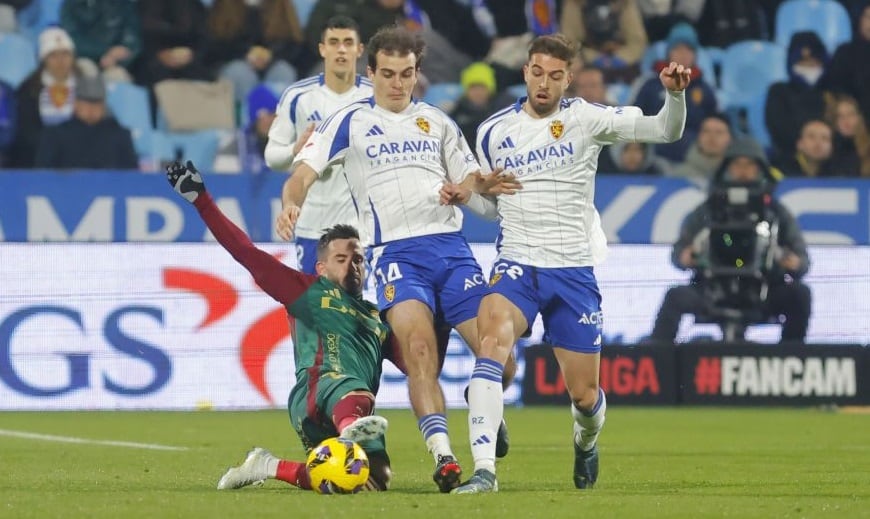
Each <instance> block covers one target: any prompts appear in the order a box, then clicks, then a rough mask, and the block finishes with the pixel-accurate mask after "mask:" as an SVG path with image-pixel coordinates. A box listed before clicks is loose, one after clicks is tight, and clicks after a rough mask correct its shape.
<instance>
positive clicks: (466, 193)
mask: <svg viewBox="0 0 870 519" xmlns="http://www.w3.org/2000/svg"><path fill="white" fill-rule="evenodd" d="M438 195H439V196H440V197H441V205H451V204H452V205H460V204H467V203H468V200H469V199H470V198H471V190H470V189H467V188H465V187H462V186H461V185H459V184H447V183H445V184H442V185H441V189H440V190H439V191H438Z"/></svg>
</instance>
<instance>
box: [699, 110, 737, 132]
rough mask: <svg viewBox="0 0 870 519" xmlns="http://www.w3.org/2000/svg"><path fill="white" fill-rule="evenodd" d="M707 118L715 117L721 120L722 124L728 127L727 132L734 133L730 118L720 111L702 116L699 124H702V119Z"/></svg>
mask: <svg viewBox="0 0 870 519" xmlns="http://www.w3.org/2000/svg"><path fill="white" fill-rule="evenodd" d="M707 119H716V120H717V121H720V122H722V124H724V125H725V127H726V128H728V133H734V130H733V129H732V128H731V119H730V118H729V117H728V116H727V115H725V114H723V113H722V112H713V113H711V114H708V115H706V116H704V118H703V119H701V126H703V125H704V121H706V120H707Z"/></svg>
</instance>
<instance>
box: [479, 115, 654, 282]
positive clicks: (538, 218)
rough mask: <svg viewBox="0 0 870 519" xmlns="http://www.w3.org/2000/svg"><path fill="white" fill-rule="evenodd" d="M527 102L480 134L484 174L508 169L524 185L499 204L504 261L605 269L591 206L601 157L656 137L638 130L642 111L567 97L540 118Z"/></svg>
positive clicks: (600, 237)
mask: <svg viewBox="0 0 870 519" xmlns="http://www.w3.org/2000/svg"><path fill="white" fill-rule="evenodd" d="M525 100H526V99H525V98H522V99H520V100H519V101H517V102H516V103H515V104H513V105H511V106H509V107H507V108H505V109H503V110H501V111H499V112H496V113H495V114H494V115H493V116H492V117H490V118H489V119H487V120H486V121H484V122H483V123H482V124H481V125H480V127H479V128H478V133H477V139H478V140H477V151H478V156H479V157H480V161H481V166H482V171H483V172H484V173H486V172H489V171H492V170H493V169H496V168H503V169H504V170H505V171H506V172H507V173H513V174H514V175H516V176H517V178H518V179H519V181H520V182H521V183H522V185H523V189H522V190H521V191H519V192H518V193H517V194H515V195H512V196H500V197H498V198H497V199H496V203H497V206H498V215H499V220H500V222H499V228H500V232H499V237H498V242H497V248H498V254H499V258H503V259H507V260H512V261H515V262H517V263H522V264H525V265H531V266H536V267H544V268H557V267H581V266H591V265H595V264H597V263H600V262H601V261H603V259H604V257H605V256H606V253H607V240H606V237H605V235H604V231H603V229H602V228H601V219H600V216H599V215H598V211H597V210H596V209H595V204H594V196H595V171H596V169H597V168H598V154H599V152H600V151H601V148H602V146H604V145H606V144H611V143H614V142H617V141H634V140H656V138H657V136H651V135H641V134H639V133H638V132H637V122H638V121H639V120H640V119H642V118H643V113H642V112H641V110H640V109H639V108H637V107H633V106H630V107H605V106H603V105H598V104H593V103H589V102H586V101H584V100H583V99H580V98H575V99H563V100H562V101H561V102H560V106H559V110H557V111H556V112H555V113H554V114H552V115H550V116H549V117H544V118H540V119H536V118H533V117H532V116H530V115H529V114H528V113H526V112H525V111H524V110H523V108H522V105H523V102H525ZM659 141H660V142H661V141H662V139H661V138H659Z"/></svg>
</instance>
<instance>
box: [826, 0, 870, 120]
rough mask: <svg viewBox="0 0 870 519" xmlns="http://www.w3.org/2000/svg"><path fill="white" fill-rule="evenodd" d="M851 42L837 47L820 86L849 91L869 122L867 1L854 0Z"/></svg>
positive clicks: (869, 6) (869, 7) (869, 20)
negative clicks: (853, 24) (855, 0)
mask: <svg viewBox="0 0 870 519" xmlns="http://www.w3.org/2000/svg"><path fill="white" fill-rule="evenodd" d="M852 14H853V17H852V19H853V21H854V22H855V26H854V28H853V31H852V41H850V42H847V43H844V44H842V45H840V46H839V47H837V50H836V51H835V52H834V57H833V58H832V59H831V63H830V64H829V65H828V68H827V69H826V73H825V76H824V78H822V88H824V89H825V90H829V91H832V92H836V93H842V94H849V95H850V96H852V97H854V98H855V99H856V100H857V101H858V106H860V107H861V113H862V114H863V116H864V120H865V121H870V67H867V66H865V64H866V63H870V1H868V0H864V1H861V2H856V3H855V7H854V9H853V11H852Z"/></svg>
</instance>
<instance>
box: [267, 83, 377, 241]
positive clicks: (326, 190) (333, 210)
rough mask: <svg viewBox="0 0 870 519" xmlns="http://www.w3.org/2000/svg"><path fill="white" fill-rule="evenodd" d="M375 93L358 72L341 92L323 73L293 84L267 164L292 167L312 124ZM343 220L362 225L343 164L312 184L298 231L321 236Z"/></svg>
mask: <svg viewBox="0 0 870 519" xmlns="http://www.w3.org/2000/svg"><path fill="white" fill-rule="evenodd" d="M371 95H372V84H371V82H370V81H369V80H368V79H367V78H364V77H362V76H360V75H357V78H356V82H355V84H354V86H352V87H351V88H350V89H349V90H348V91H347V92H343V93H341V94H338V93H336V92H334V91H333V90H331V89H330V88H329V87H327V86H326V81H325V78H324V75H323V74H319V75H317V76H313V77H310V78H307V79H303V80H301V81H297V82H296V83H294V84H292V85H290V86H289V87H287V88H286V89H285V90H284V93H283V94H282V95H281V100H280V101H279V102H278V107H277V108H276V109H275V114H276V118H275V121H274V122H273V123H272V127H271V128H270V129H269V143H270V147H273V149H274V148H278V152H277V153H275V152H273V151H272V150H270V149H267V153H266V163H267V164H268V165H269V167H270V168H272V169H277V170H281V169H284V170H286V169H289V167H290V165H291V163H292V162H293V155H292V149H293V146H294V145H295V143H296V139H297V138H298V137H299V136H300V135H302V134H303V133H304V132H305V129H306V128H307V127H308V126H309V125H310V124H311V123H315V124H320V123H321V122H323V121H324V120H325V119H326V118H327V117H329V116H330V115H332V114H333V113H334V112H335V111H336V110H338V109H339V108H341V107H343V106H346V105H348V104H350V103H353V102H354V101H358V100H360V99H366V98H368V97H371ZM339 223H343V224H351V225H353V226H355V227H357V226H359V222H358V219H357V215H356V210H355V209H354V207H353V201H352V200H351V197H350V190H349V189H348V186H347V182H346V181H345V179H344V174H343V172H342V170H341V167H340V166H337V167H334V168H330V169H329V170H328V171H326V172H325V173H324V174H323V175H321V177H320V179H319V181H318V182H315V183H314V185H312V186H311V189H310V190H309V192H308V197H307V198H306V200H305V210H304V211H302V213H301V214H300V215H299V221H298V222H297V223H296V231H295V234H296V235H297V236H299V237H301V238H310V239H319V238H320V236H321V235H322V234H323V231H324V229H327V228H329V227H332V226H333V225H336V224H339Z"/></svg>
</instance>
